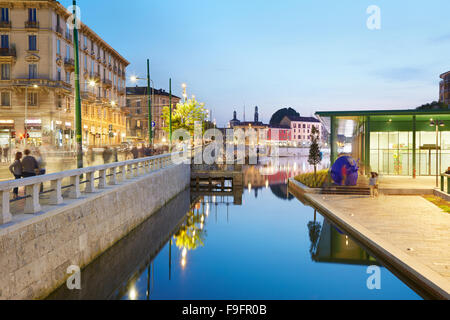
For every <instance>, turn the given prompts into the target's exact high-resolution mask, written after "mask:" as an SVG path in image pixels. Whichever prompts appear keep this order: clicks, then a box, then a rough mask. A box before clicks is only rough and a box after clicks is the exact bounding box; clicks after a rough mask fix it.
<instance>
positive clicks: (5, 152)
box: [2, 145, 9, 162]
mask: <svg viewBox="0 0 450 320" xmlns="http://www.w3.org/2000/svg"><path fill="white" fill-rule="evenodd" d="M2 153H3V157H4V158H5V161H6V162H8V161H9V147H8V146H7V145H6V146H5V147H4V148H3V150H2Z"/></svg>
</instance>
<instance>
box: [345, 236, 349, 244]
mask: <svg viewBox="0 0 450 320" xmlns="http://www.w3.org/2000/svg"><path fill="white" fill-rule="evenodd" d="M345 245H346V246H347V247H348V236H345Z"/></svg>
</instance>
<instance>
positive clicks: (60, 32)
mask: <svg viewBox="0 0 450 320" xmlns="http://www.w3.org/2000/svg"><path fill="white" fill-rule="evenodd" d="M55 32H56V33H57V34H59V35H60V36H62V35H63V34H64V31H63V28H61V26H56V29H55Z"/></svg>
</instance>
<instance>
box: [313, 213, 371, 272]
mask: <svg viewBox="0 0 450 320" xmlns="http://www.w3.org/2000/svg"><path fill="white" fill-rule="evenodd" d="M308 227H309V229H310V237H311V240H312V245H311V256H312V259H313V260H314V261H316V262H330V263H344V264H357V265H377V264H378V262H377V261H376V260H375V258H373V257H371V256H370V255H369V254H368V253H367V252H366V251H365V250H363V249H362V248H361V247H360V246H359V245H358V244H357V243H356V242H354V241H353V240H352V239H350V238H349V237H348V236H347V235H345V234H344V233H342V232H341V231H340V230H339V229H337V228H336V227H334V226H333V225H332V224H331V223H330V222H328V220H326V219H325V220H324V222H323V224H322V226H321V228H320V223H317V222H316V223H310V224H309V225H308ZM317 231H319V232H320V235H319V234H318V233H316V232H317ZM314 234H317V235H319V238H317V237H316V238H315V237H314Z"/></svg>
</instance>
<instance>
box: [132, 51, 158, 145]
mask: <svg viewBox="0 0 450 320" xmlns="http://www.w3.org/2000/svg"><path fill="white" fill-rule="evenodd" d="M137 80H147V102H148V140H149V143H150V146H153V128H152V122H153V121H152V99H153V93H154V91H153V90H154V89H153V88H152V87H151V86H150V83H151V82H152V83H153V81H152V80H151V79H150V59H147V78H145V79H144V78H138V77H135V76H133V77H131V81H132V82H136V81H137ZM154 86H155V84H154V83H153V87H154ZM150 92H151V93H150ZM150 94H151V96H150Z"/></svg>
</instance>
